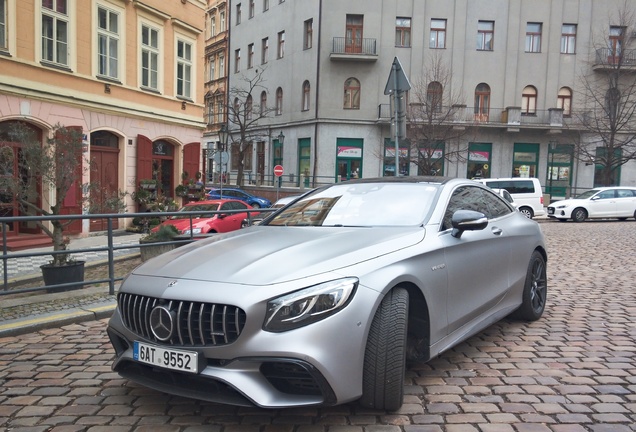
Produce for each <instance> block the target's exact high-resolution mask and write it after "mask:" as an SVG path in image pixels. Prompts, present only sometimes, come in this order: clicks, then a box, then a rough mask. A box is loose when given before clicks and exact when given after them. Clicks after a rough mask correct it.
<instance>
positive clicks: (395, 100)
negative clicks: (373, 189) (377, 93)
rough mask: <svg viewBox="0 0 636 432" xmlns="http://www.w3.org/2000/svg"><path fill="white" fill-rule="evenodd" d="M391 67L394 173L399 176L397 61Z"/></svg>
mask: <svg viewBox="0 0 636 432" xmlns="http://www.w3.org/2000/svg"><path fill="white" fill-rule="evenodd" d="M391 68H392V69H393V113H394V114H395V117H394V120H393V121H394V122H395V123H394V124H395V127H394V129H395V171H394V172H393V175H395V177H399V176H400V125H399V124H398V121H399V118H398V111H399V107H398V104H399V103H400V99H399V98H398V93H399V91H398V82H397V81H398V74H397V63H396V62H393V65H392V66H391Z"/></svg>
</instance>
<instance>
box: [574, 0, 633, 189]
mask: <svg viewBox="0 0 636 432" xmlns="http://www.w3.org/2000/svg"><path fill="white" fill-rule="evenodd" d="M608 18H609V19H608V21H609V24H610V25H609V26H608V27H609V33H605V34H604V35H603V37H602V42H596V43H594V45H593V46H594V52H595V59H594V64H593V65H592V67H591V68H590V69H589V70H591V72H589V73H587V74H582V76H581V79H580V86H581V88H580V90H579V92H580V97H581V104H582V106H583V108H582V110H580V111H573V113H572V115H573V117H575V119H576V120H577V122H578V123H579V125H580V126H581V127H580V129H579V135H578V139H577V142H576V144H575V146H576V152H575V153H576V155H577V157H578V158H579V159H581V160H583V161H584V162H586V163H594V164H595V165H596V166H597V167H598V169H597V171H596V174H595V179H594V182H595V184H601V185H605V186H609V185H612V184H616V183H615V182H617V181H618V178H617V177H616V173H617V170H618V168H619V167H621V166H622V165H624V164H626V163H627V162H629V161H631V160H634V159H636V117H635V116H634V114H636V50H634V49H633V48H631V46H632V45H633V42H632V40H633V39H632V37H631V35H632V32H634V31H635V30H636V28H635V27H634V26H635V24H636V21H635V18H636V15H635V14H634V10H633V9H630V8H629V5H628V3H627V2H625V3H624V4H623V6H622V7H621V8H620V9H619V10H618V11H617V12H616V13H615V14H610V15H609V17H608ZM630 48H631V49H630Z"/></svg>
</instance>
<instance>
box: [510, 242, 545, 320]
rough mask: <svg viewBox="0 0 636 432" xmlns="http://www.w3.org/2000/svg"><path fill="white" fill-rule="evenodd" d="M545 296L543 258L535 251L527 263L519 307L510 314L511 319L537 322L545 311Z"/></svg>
mask: <svg viewBox="0 0 636 432" xmlns="http://www.w3.org/2000/svg"><path fill="white" fill-rule="evenodd" d="M547 294H548V278H547V266H546V262H545V258H543V255H542V254H541V253H540V252H539V251H536V250H535V251H534V252H532V256H531V257H530V263H528V271H527V273H526V282H525V284H524V287H523V295H522V299H521V306H520V307H519V309H517V310H516V311H514V312H513V313H512V315H511V317H512V318H515V319H522V320H525V321H536V320H538V319H539V318H541V315H543V311H544V310H545V304H546V300H547Z"/></svg>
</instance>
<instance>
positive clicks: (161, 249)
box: [139, 240, 176, 262]
mask: <svg viewBox="0 0 636 432" xmlns="http://www.w3.org/2000/svg"><path fill="white" fill-rule="evenodd" d="M139 244H145V245H150V246H143V247H140V248H139V249H140V250H139V253H140V254H141V261H143V262H146V261H148V260H149V259H150V258H154V257H156V256H158V255H161V254H163V253H166V252H170V251H171V250H173V249H174V248H175V246H176V245H173V244H153V243H152V242H147V243H146V242H143V241H141V240H140V241H139Z"/></svg>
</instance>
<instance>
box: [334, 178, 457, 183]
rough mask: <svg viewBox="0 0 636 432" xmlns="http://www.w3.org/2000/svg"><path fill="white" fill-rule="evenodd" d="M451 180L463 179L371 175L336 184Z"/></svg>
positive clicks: (440, 181)
mask: <svg viewBox="0 0 636 432" xmlns="http://www.w3.org/2000/svg"><path fill="white" fill-rule="evenodd" d="M451 180H463V181H468V179H458V178H455V177H440V176H407V177H402V176H399V177H372V178H361V179H353V180H347V181H344V182H341V183H338V184H355V183H433V184H444V183H447V182H449V181H451Z"/></svg>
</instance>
